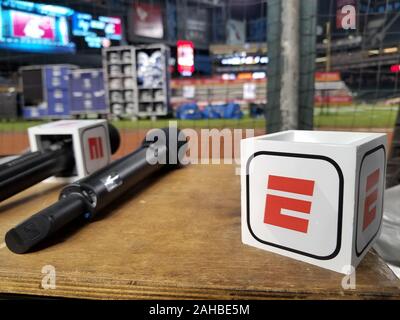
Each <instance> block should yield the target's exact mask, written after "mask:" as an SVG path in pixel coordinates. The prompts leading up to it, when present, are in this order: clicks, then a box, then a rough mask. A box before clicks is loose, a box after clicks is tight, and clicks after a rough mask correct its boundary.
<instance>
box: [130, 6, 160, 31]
mask: <svg viewBox="0 0 400 320" xmlns="http://www.w3.org/2000/svg"><path fill="white" fill-rule="evenodd" d="M133 28H134V33H135V34H136V35H137V36H141V37H148V38H156V39H162V38H163V37H164V27H163V18H162V12H161V7H160V6H159V5H157V4H150V3H135V4H134V5H133Z"/></svg>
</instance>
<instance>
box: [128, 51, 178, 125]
mask: <svg viewBox="0 0 400 320" xmlns="http://www.w3.org/2000/svg"><path fill="white" fill-rule="evenodd" d="M169 57H170V49H169V48H168V47H167V46H165V45H163V44H155V45H147V46H140V47H137V48H136V61H137V71H136V73H137V87H138V90H137V92H138V98H137V99H138V102H139V107H138V116H139V117H151V118H156V117H159V116H166V115H168V114H169V113H170V109H169V100H170V87H169V82H170V81H169V80H170V73H169Z"/></svg>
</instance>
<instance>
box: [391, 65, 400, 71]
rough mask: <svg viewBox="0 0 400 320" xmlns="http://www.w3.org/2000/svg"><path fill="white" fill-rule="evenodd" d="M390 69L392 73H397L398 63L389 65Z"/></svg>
mask: <svg viewBox="0 0 400 320" xmlns="http://www.w3.org/2000/svg"><path fill="white" fill-rule="evenodd" d="M390 71H391V72H393V73H399V72H400V64H394V65H392V66H391V67H390Z"/></svg>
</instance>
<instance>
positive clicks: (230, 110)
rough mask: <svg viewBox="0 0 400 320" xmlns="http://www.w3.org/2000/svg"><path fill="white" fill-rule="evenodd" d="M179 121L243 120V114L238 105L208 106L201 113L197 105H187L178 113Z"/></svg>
mask: <svg viewBox="0 0 400 320" xmlns="http://www.w3.org/2000/svg"><path fill="white" fill-rule="evenodd" d="M176 117H177V118H178V119H182V120H184V119H189V120H197V119H201V118H203V119H241V118H242V117H243V112H242V111H241V110H240V105H239V104H237V103H232V102H231V103H227V104H221V105H208V106H206V107H205V108H204V110H203V111H202V112H201V111H200V109H199V107H198V106H197V104H196V103H187V104H183V105H181V106H180V107H179V108H178V110H177V112H176Z"/></svg>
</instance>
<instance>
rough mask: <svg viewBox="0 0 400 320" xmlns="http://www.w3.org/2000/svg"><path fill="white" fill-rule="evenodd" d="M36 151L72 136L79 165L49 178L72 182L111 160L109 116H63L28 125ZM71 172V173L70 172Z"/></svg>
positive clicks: (54, 180)
mask: <svg viewBox="0 0 400 320" xmlns="http://www.w3.org/2000/svg"><path fill="white" fill-rule="evenodd" d="M28 135H29V144H30V148H31V151H32V152H35V151H41V152H43V151H45V149H46V147H47V146H48V145H49V144H51V143H54V142H57V141H60V140H65V139H70V140H71V141H72V148H73V154H74V160H75V168H74V170H73V171H72V172H71V173H70V174H69V176H62V177H61V176H55V177H51V178H49V179H47V180H46V181H47V182H49V181H50V182H66V183H70V182H73V181H76V180H77V179H81V178H83V177H85V176H87V175H89V174H91V173H93V172H95V171H96V170H98V169H100V168H102V167H104V166H106V165H107V164H109V163H110V161H111V145H110V135H109V129H108V124H107V121H106V120H61V121H55V122H50V123H46V124H43V125H39V126H35V127H31V128H29V129H28ZM67 175H68V174H67Z"/></svg>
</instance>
